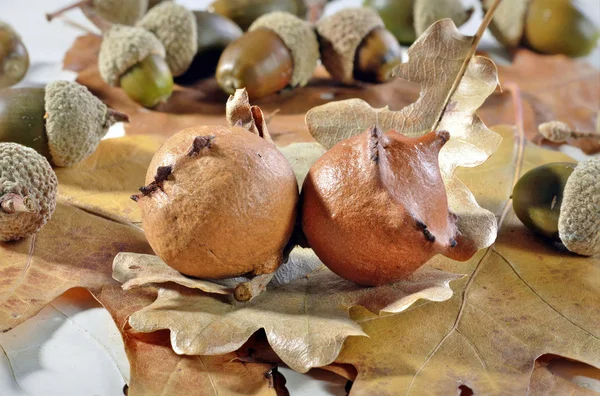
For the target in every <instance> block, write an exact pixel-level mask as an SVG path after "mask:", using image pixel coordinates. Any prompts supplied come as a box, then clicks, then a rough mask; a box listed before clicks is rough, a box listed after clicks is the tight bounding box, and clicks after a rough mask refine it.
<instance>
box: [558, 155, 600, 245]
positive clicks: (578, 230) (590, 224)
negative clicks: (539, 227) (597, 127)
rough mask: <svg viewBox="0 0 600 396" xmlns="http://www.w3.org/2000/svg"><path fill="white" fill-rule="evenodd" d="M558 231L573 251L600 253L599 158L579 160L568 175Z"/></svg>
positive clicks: (564, 242)
mask: <svg viewBox="0 0 600 396" xmlns="http://www.w3.org/2000/svg"><path fill="white" fill-rule="evenodd" d="M558 235H559V237H560V240H561V241H562V243H563V244H564V245H565V246H566V247H567V249H569V250H570V251H572V252H574V253H577V254H581V255H583V256H592V255H594V254H599V253H600V158H591V159H589V160H586V161H584V162H580V163H579V164H578V165H577V167H575V170H574V171H573V173H572V174H571V176H569V179H568V180H567V184H566V186H565V191H564V197H563V201H562V205H561V207H560V216H559V218H558Z"/></svg>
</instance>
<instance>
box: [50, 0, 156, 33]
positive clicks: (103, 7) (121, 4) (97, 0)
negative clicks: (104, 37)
mask: <svg viewBox="0 0 600 396" xmlns="http://www.w3.org/2000/svg"><path fill="white" fill-rule="evenodd" d="M75 8H81V10H82V11H84V14H86V15H87V13H86V11H92V12H93V13H95V14H97V15H99V16H100V17H101V18H102V19H104V20H106V21H108V22H111V23H118V24H121V25H133V24H135V23H136V22H137V21H138V20H139V19H140V18H141V17H142V16H143V15H144V14H145V13H146V11H147V10H148V0H81V1H78V2H76V3H73V4H71V5H69V6H67V7H64V8H62V9H60V10H58V11H55V12H53V13H50V14H46V19H47V20H48V22H50V21H52V19H54V18H56V17H58V16H60V15H62V14H63V13H65V12H67V11H69V10H72V9H75ZM90 20H91V21H92V22H93V23H94V24H96V21H95V20H94V19H92V18H90ZM99 27H100V28H101V26H99Z"/></svg>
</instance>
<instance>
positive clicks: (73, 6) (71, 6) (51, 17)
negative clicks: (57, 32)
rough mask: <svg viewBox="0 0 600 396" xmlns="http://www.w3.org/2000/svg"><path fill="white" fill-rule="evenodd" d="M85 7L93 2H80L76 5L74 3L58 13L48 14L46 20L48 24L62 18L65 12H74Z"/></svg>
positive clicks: (89, 0)
mask: <svg viewBox="0 0 600 396" xmlns="http://www.w3.org/2000/svg"><path fill="white" fill-rule="evenodd" d="M85 5H89V6H91V5H92V0H81V1H78V2H76V3H73V4H71V5H68V6H66V7H63V8H61V9H59V10H57V11H54V12H52V13H49V14H46V19H47V20H48V22H50V21H52V20H53V19H54V18H56V17H59V16H61V15H62V14H64V13H65V12H67V11H69V10H73V9H75V8H80V7H83V6H85Z"/></svg>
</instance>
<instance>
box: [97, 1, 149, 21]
mask: <svg viewBox="0 0 600 396" xmlns="http://www.w3.org/2000/svg"><path fill="white" fill-rule="evenodd" d="M92 6H93V8H94V11H96V13H97V14H98V15H100V16H101V17H102V18H104V19H106V20H107V21H109V22H113V23H120V24H123V25H133V24H135V23H136V22H137V21H138V20H139V19H140V18H141V17H143V16H144V14H145V13H146V11H147V10H148V0H93V2H92Z"/></svg>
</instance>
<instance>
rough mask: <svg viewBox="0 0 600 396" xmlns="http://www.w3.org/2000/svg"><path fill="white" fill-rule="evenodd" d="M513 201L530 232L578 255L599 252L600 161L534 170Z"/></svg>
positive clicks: (524, 178)
mask: <svg viewBox="0 0 600 396" xmlns="http://www.w3.org/2000/svg"><path fill="white" fill-rule="evenodd" d="M512 199H513V208H514V211H515V213H516V215H517V217H518V218H519V220H521V222H522V223H523V224H524V225H525V226H526V227H527V228H529V229H530V230H531V231H533V232H535V233H537V234H539V235H542V236H544V237H546V238H548V239H549V240H551V241H553V242H560V243H562V244H563V245H564V246H565V247H566V248H567V249H568V250H570V251H571V252H573V253H577V254H579V255H583V256H592V255H595V254H599V253H600V158H592V159H588V160H586V161H583V162H580V163H579V164H574V163H552V164H547V165H542V166H539V167H537V168H535V169H532V170H530V171H529V172H527V173H526V174H524V175H523V176H522V177H521V179H519V181H518V182H517V184H516V185H515V188H514V190H513V195H512Z"/></svg>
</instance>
